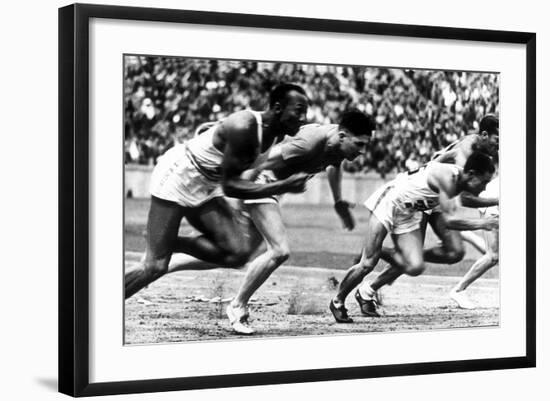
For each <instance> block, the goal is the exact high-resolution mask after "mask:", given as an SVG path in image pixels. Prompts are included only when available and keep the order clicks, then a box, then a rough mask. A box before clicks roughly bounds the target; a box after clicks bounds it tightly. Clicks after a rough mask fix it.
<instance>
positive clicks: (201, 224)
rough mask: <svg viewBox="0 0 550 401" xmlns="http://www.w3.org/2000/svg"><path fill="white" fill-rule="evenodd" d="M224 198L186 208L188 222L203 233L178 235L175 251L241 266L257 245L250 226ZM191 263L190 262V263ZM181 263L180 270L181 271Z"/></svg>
mask: <svg viewBox="0 0 550 401" xmlns="http://www.w3.org/2000/svg"><path fill="white" fill-rule="evenodd" d="M236 213H237V212H236V211H235V210H234V209H233V208H232V207H231V206H230V205H229V203H228V202H227V201H226V200H225V198H222V197H219V198H214V199H212V200H210V201H208V202H206V203H204V204H202V205H200V206H198V207H196V208H193V209H186V210H185V217H186V218H187V221H188V222H189V223H190V224H191V225H192V226H193V227H195V228H196V229H197V230H198V231H200V232H201V234H200V235H197V236H193V237H191V236H188V237H178V239H177V241H176V245H175V248H174V251H175V252H182V253H186V254H189V255H191V256H194V257H196V258H198V259H201V260H203V261H205V262H209V263H214V264H218V266H221V267H241V266H244V264H245V263H246V262H247V261H248V259H249V257H250V255H251V254H252V252H253V251H254V248H255V246H256V245H257V241H256V236H255V235H254V234H253V233H254V231H253V230H252V229H251V227H250V226H248V225H246V224H243V221H244V219H238V217H237V214H236ZM190 263H191V262H190ZM182 269H183V268H182V267H181V266H180V267H179V268H178V270H182Z"/></svg>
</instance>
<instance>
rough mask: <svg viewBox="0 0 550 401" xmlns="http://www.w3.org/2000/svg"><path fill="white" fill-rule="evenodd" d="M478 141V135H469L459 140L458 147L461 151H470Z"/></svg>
mask: <svg viewBox="0 0 550 401" xmlns="http://www.w3.org/2000/svg"><path fill="white" fill-rule="evenodd" d="M478 141H479V135H478V134H469V135H466V136H463V137H462V138H460V140H459V142H458V146H459V147H461V148H463V149H470V150H471V148H472V146H473V145H475V144H476V143H477V142H478Z"/></svg>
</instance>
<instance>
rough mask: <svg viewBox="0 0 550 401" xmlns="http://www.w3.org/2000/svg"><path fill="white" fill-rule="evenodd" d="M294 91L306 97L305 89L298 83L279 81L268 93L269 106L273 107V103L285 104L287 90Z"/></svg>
mask: <svg viewBox="0 0 550 401" xmlns="http://www.w3.org/2000/svg"><path fill="white" fill-rule="evenodd" d="M292 91H296V92H298V93H301V94H302V95H304V96H305V97H307V94H306V91H305V90H304V88H302V87H301V86H300V85H296V84H291V83H281V84H279V85H277V86H275V87H274V88H273V89H272V90H271V92H270V93H269V107H273V106H274V105H275V103H277V102H278V103H281V104H282V105H285V104H286V102H287V95H288V94H289V92H292Z"/></svg>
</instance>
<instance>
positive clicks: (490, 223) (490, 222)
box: [485, 217, 499, 231]
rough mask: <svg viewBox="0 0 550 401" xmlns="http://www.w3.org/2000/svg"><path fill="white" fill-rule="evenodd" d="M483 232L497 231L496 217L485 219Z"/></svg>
mask: <svg viewBox="0 0 550 401" xmlns="http://www.w3.org/2000/svg"><path fill="white" fill-rule="evenodd" d="M485 220H486V222H485V230H487V231H491V230H497V229H498V226H499V224H498V217H489V218H487V219H485Z"/></svg>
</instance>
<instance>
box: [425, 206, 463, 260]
mask: <svg viewBox="0 0 550 401" xmlns="http://www.w3.org/2000/svg"><path fill="white" fill-rule="evenodd" d="M429 223H430V225H431V226H432V229H433V230H434V233H435V234H436V235H437V236H438V237H439V238H440V239H441V241H442V245H440V246H436V247H433V248H430V249H426V251H424V259H425V260H426V262H431V263H447V264H453V263H458V262H460V261H461V260H462V259H463V258H464V244H463V243H462V238H461V237H460V233H459V232H458V231H455V230H449V229H447V228H446V227H445V225H444V222H443V215H442V214H441V213H439V212H433V213H432V214H431V216H430V217H429Z"/></svg>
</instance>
